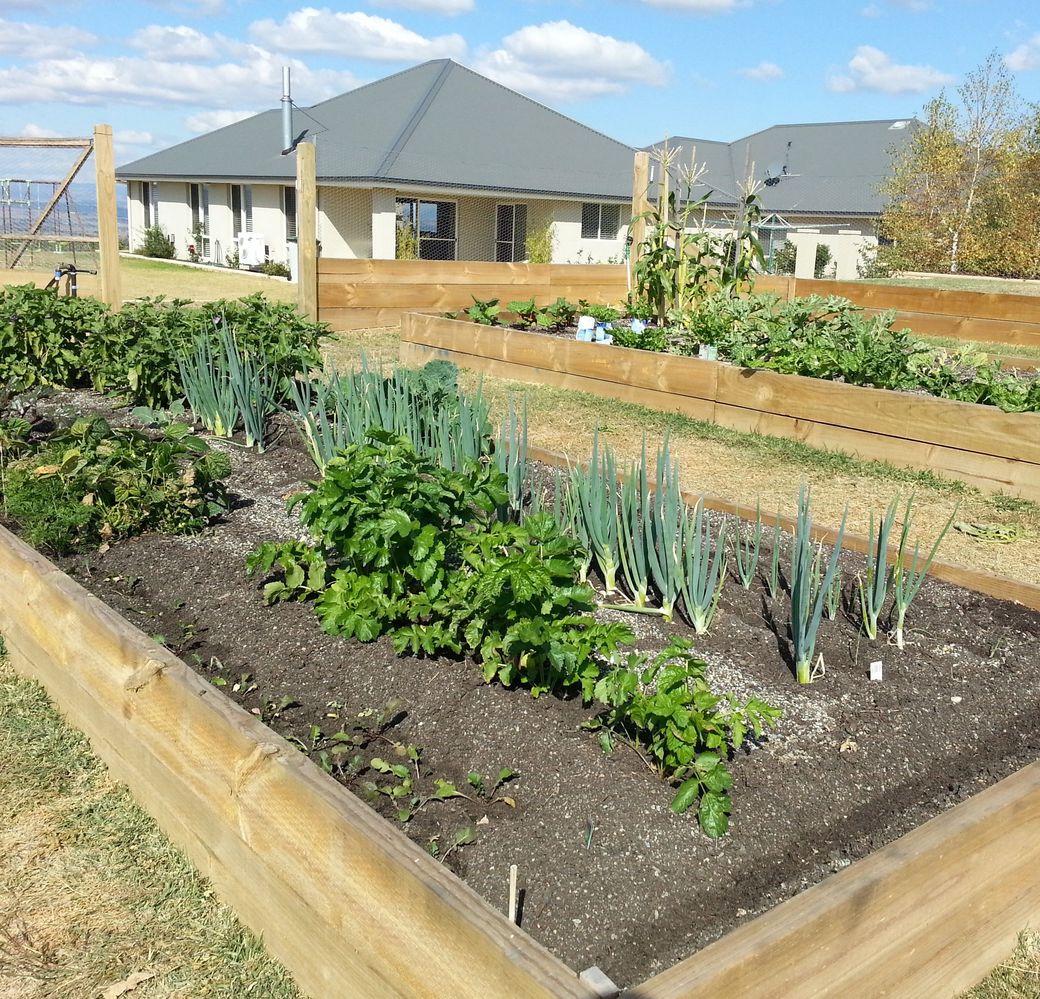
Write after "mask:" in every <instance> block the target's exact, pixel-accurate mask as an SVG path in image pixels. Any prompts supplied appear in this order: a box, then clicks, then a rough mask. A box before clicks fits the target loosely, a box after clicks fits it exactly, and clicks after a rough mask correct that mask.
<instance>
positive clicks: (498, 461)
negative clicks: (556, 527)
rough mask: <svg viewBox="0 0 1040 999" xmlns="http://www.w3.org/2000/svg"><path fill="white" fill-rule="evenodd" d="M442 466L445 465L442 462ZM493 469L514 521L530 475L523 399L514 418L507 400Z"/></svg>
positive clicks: (511, 401)
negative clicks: (505, 491) (502, 480)
mask: <svg viewBox="0 0 1040 999" xmlns="http://www.w3.org/2000/svg"><path fill="white" fill-rule="evenodd" d="M442 412H443V411H442ZM441 464H444V462H443V461H442V462H441ZM495 465H496V467H497V468H498V470H499V471H500V472H501V473H502V474H503V475H505V477H506V480H507V482H508V490H509V509H510V511H512V513H513V515H514V516H515V517H517V518H519V516H520V513H521V510H522V508H523V505H524V499H525V498H526V496H527V493H528V479H529V475H530V473H529V470H528V463H527V398H526V396H525V397H524V407H523V410H522V413H521V415H520V416H518V415H517V412H516V406H515V405H514V403H513V400H512V399H510V400H509V416H508V418H507V419H506V420H505V421H504V422H503V424H502V429H501V430H500V431H499V435H498V438H497V439H496V440H495ZM447 467H449V468H450V467H452V466H450V465H449V466H447ZM557 523H559V521H557Z"/></svg>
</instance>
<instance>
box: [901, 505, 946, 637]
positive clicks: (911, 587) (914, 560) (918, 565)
mask: <svg viewBox="0 0 1040 999" xmlns="http://www.w3.org/2000/svg"><path fill="white" fill-rule="evenodd" d="M913 501H914V498H913V496H911V497H910V498H909V499H908V500H907V501H906V509H905V510H904V511H903V531H902V534H901V535H900V537H899V554H898V555H897V557H896V565H895V568H894V569H893V571H892V595H893V597H894V600H895V639H896V646H897V647H898V648H899V649H902V648H903V624H904V622H905V621H906V612H907V611H908V610H909V609H910V605H911V604H912V603H913V602H914V599H915V598H916V597H917V594H918V593H919V592H920V591H921V586H922V585H923V584H924V579H925V576H927V575H928V570H929V569H930V568H931V567H932V562H934V561H935V555H936V552H938V551H939V545H940V544H942V540H943V538H945V537H946V532H947V531H948V530H949V529H950V526H951V525H952V524H953V518H954V517H956V516H957V507H954V508H953V513H951V514H950V519H949V520H947V521H946V524H945V525H944V526H943V529H942V530H941V531H940V532H939V536H938V537H937V538H936V539H935V544H933V545H932V547H931V550H930V551H929V552H928V556H927V557H926V558H925V559H924V561H923V562H921V561H920V560H919V557H918V555H919V550H918V545H917V544H916V543H915V544H914V551H913V555H911V556H907V546H908V541H909V537H910V524H911V522H912V520H913V511H912V506H913ZM908 557H909V565H908V564H907V558H908Z"/></svg>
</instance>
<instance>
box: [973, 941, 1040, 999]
mask: <svg viewBox="0 0 1040 999" xmlns="http://www.w3.org/2000/svg"><path fill="white" fill-rule="evenodd" d="M961 999H1040V934H1038V933H1035V932H1032V931H1028V930H1027V931H1025V932H1024V933H1022V935H1021V936H1020V937H1019V940H1018V946H1017V947H1016V948H1015V951H1014V953H1012V954H1011V955H1010V957H1008V959H1007V960H1006V961H1004V962H1003V963H1002V964H999V965H997V967H996V968H994V969H993V971H991V972H990V973H989V974H988V975H987V976H986V978H985V979H984V980H983V981H981V982H980V983H979V984H978V985H976V986H975V988H973V989H969V990H968V991H967V992H965V993H964V994H963V995H962V996H961Z"/></svg>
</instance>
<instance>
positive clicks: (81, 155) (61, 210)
mask: <svg viewBox="0 0 1040 999" xmlns="http://www.w3.org/2000/svg"><path fill="white" fill-rule="evenodd" d="M92 151H93V149H92V143H91V140H90V139H69V140H40V141H39V142H35V141H33V140H26V139H2V138H0V269H2V270H16V271H43V272H50V271H54V270H56V269H58V268H60V267H62V266H63V265H73V266H75V267H76V268H77V269H78V270H96V269H97V267H98V263H99V237H98V228H99V227H98V210H97V195H96V190H95V184H94V171H93V168H92V162H91V161H92Z"/></svg>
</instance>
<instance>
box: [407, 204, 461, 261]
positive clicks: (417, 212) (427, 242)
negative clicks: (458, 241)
mask: <svg viewBox="0 0 1040 999" xmlns="http://www.w3.org/2000/svg"><path fill="white" fill-rule="evenodd" d="M455 210H456V206H455V202H454V201H421V200H420V199H418V198H398V199H397V225H398V226H399V227H402V228H406V229H411V230H412V232H414V233H415V237H416V239H417V240H418V242H419V259H420V260H454V259H455V238H456V233H455V214H456V211H455Z"/></svg>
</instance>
